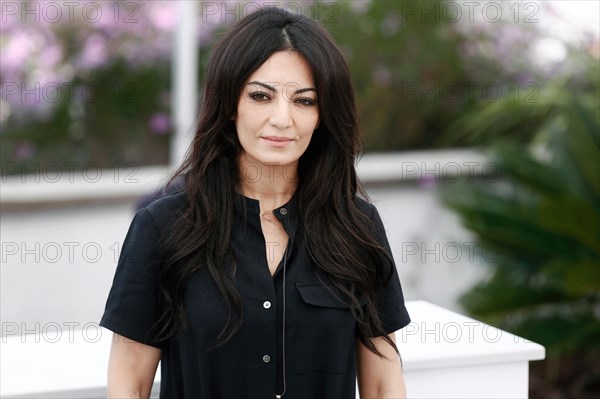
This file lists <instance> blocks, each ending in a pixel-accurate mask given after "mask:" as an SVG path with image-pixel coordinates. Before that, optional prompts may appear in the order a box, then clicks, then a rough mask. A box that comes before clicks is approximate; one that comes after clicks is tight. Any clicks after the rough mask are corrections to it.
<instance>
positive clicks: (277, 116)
mask: <svg viewBox="0 0 600 399" xmlns="http://www.w3.org/2000/svg"><path fill="white" fill-rule="evenodd" d="M291 107H292V103H291V101H290V100H289V99H287V98H284V96H280V97H279V98H278V99H277V100H275V102H274V104H273V108H272V112H271V116H270V118H269V123H271V125H272V126H275V127H277V128H279V129H287V128H289V127H291V126H292V125H293V124H294V120H293V119H292V109H291Z"/></svg>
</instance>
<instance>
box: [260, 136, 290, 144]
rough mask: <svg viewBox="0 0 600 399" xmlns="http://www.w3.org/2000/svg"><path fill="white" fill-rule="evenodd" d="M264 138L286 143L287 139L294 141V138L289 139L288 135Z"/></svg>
mask: <svg viewBox="0 0 600 399" xmlns="http://www.w3.org/2000/svg"><path fill="white" fill-rule="evenodd" d="M263 139H265V140H268V141H275V142H277V143H284V142H286V141H292V139H288V138H287V137H278V136H263Z"/></svg>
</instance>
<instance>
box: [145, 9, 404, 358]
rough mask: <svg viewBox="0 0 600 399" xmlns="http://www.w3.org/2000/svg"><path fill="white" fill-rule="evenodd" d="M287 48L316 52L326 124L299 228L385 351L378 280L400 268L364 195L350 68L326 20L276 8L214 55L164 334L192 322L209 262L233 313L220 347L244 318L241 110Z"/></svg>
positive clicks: (188, 170) (171, 269) (186, 170)
mask: <svg viewBox="0 0 600 399" xmlns="http://www.w3.org/2000/svg"><path fill="white" fill-rule="evenodd" d="M278 51H296V52H297V53H298V54H300V55H301V56H302V57H304V58H305V59H306V61H307V62H308V64H309V65H310V68H311V70H312V73H313V80H314V83H315V85H316V89H317V93H318V96H317V102H318V107H319V108H318V109H319V113H320V123H319V126H318V128H317V130H315V132H314V134H313V136H312V140H311V142H310V144H309V146H308V148H307V150H306V152H305V153H304V154H303V155H302V157H301V158H300V160H299V163H298V186H297V189H296V192H295V194H294V195H295V196H296V198H297V204H298V213H299V225H298V226H299V227H298V228H299V229H300V230H299V233H300V234H301V235H302V236H303V237H305V239H306V246H307V250H308V254H309V256H310V259H311V260H312V262H313V264H314V266H315V267H316V268H317V269H318V270H319V271H321V272H322V273H323V274H324V275H325V276H327V277H328V279H329V280H330V283H331V284H332V285H334V286H335V287H336V288H337V289H339V290H340V291H341V292H342V293H343V294H344V295H345V296H346V297H347V298H346V299H348V302H349V303H350V304H351V309H352V313H353V315H354V317H355V319H356V321H357V325H358V334H359V338H360V340H361V341H362V342H363V344H364V345H365V346H366V347H367V348H369V349H370V350H371V351H372V352H374V353H376V354H378V355H380V356H381V355H382V354H381V353H380V352H379V351H377V349H376V347H375V345H374V343H373V341H372V338H371V337H374V336H383V337H384V339H385V340H386V341H387V342H388V343H389V344H390V345H392V347H393V348H394V349H395V350H396V351H397V348H396V345H395V344H394V343H393V341H391V340H390V339H389V338H388V337H387V335H386V334H385V332H384V329H383V326H382V322H381V319H380V317H379V315H378V313H377V309H376V306H375V300H376V291H377V289H378V288H379V287H380V285H378V284H380V283H381V279H384V280H385V279H387V278H389V277H390V276H391V273H393V268H392V270H390V268H389V266H388V267H387V269H386V267H384V264H383V263H384V262H388V265H389V264H393V263H389V262H391V259H390V258H389V257H388V256H387V255H386V253H385V251H384V249H383V248H382V247H381V246H380V245H379V244H378V243H377V239H376V237H375V233H374V230H373V224H372V222H371V220H370V218H369V215H365V214H364V211H361V210H360V209H359V208H358V206H357V203H356V200H355V197H356V195H357V194H358V195H361V196H363V197H364V198H367V196H366V193H365V192H364V189H363V188H362V186H361V185H360V183H359V181H358V179H357V176H356V170H355V160H356V157H357V156H358V155H359V154H360V153H361V151H362V144H363V143H362V139H361V136H360V134H359V131H358V123H357V115H356V104H355V100H354V91H353V88H352V84H351V80H350V71H349V69H348V66H347V64H346V61H345V60H344V58H343V56H342V54H341V53H340V52H339V50H338V49H337V47H336V45H335V44H334V42H333V39H332V38H331V36H330V35H329V33H328V32H327V31H326V30H325V29H324V28H323V27H322V26H321V25H320V24H319V23H318V22H316V21H313V20H311V19H309V18H307V17H304V16H302V15H294V14H291V13H289V12H287V11H284V10H281V9H278V8H272V7H269V8H262V9H260V10H258V11H256V12H254V13H252V14H249V15H248V16H246V17H245V18H243V19H241V20H240V21H239V22H237V23H236V24H235V25H233V26H232V27H231V28H230V29H229V30H228V31H227V32H226V34H225V35H224V36H223V38H222V39H221V40H220V41H219V43H218V44H217V45H216V47H215V48H214V49H213V53H212V54H211V57H210V60H209V62H208V66H207V70H206V75H205V80H204V82H205V83H204V87H203V94H202V100H201V105H200V113H199V119H198V122H197V128H196V133H195V136H194V138H193V142H192V144H191V146H190V148H189V150H188V152H187V155H186V158H185V160H184V162H183V163H182V165H181V167H179V169H178V170H177V171H176V172H175V173H174V175H173V178H172V180H173V179H176V178H179V179H183V180H184V191H185V195H186V198H187V204H188V207H187V209H185V211H184V212H183V214H182V215H181V217H180V218H178V220H177V221H176V222H175V223H174V224H173V225H172V229H171V231H170V233H169V235H168V239H167V241H166V248H167V250H166V256H165V259H163V262H162V266H161V271H160V276H159V284H160V290H161V295H160V297H161V301H162V305H163V313H162V315H161V318H160V320H159V321H158V322H157V325H158V326H160V328H159V331H158V334H157V335H158V339H159V340H162V339H168V338H169V337H172V336H176V335H177V334H179V333H181V332H182V331H184V330H185V328H186V325H187V320H186V313H185V308H184V303H183V297H184V291H185V288H186V284H187V282H188V280H189V278H190V276H191V275H192V274H193V273H194V272H195V271H197V270H198V269H199V268H201V267H206V268H208V270H209V272H210V275H211V276H212V278H214V281H215V283H216V285H217V286H218V288H219V290H220V291H221V293H222V295H223V299H224V302H225V305H226V308H227V312H228V318H227V322H226V324H225V325H224V326H223V329H222V330H221V333H220V335H219V337H218V341H217V342H216V343H215V344H214V345H213V346H212V347H216V346H219V345H222V344H224V343H226V342H227V341H228V340H229V339H230V338H231V337H232V336H233V335H234V334H235V333H236V332H237V331H238V330H239V328H240V326H241V324H242V320H243V306H242V302H241V299H240V296H239V293H238V292H237V290H236V288H235V284H234V278H233V272H234V269H235V259H234V257H233V254H232V253H231V248H230V240H231V231H232V224H233V220H234V205H235V203H234V201H235V198H236V191H237V190H239V184H240V173H239V167H238V160H239V156H240V154H241V151H242V148H241V146H240V143H239V141H238V138H237V134H236V129H235V125H234V122H233V120H232V119H231V117H232V116H234V115H235V114H236V112H237V103H238V100H239V96H240V95H241V92H242V88H243V85H244V83H246V81H247V79H248V78H249V76H250V75H251V74H252V73H253V72H254V71H255V70H256V69H258V68H259V67H260V66H261V65H262V64H263V63H264V62H265V61H266V60H267V59H268V58H269V57H270V56H271V55H272V54H273V53H275V52H278ZM172 180H171V181H172ZM383 270H387V271H388V272H386V273H383ZM382 274H385V276H382ZM365 300H366V304H364V303H365Z"/></svg>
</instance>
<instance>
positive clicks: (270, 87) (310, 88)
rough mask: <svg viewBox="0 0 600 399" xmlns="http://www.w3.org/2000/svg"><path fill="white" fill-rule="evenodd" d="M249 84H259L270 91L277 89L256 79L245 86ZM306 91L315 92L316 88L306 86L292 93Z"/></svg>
mask: <svg viewBox="0 0 600 399" xmlns="http://www.w3.org/2000/svg"><path fill="white" fill-rule="evenodd" d="M250 85H259V86H262V87H264V88H265V89H269V90H271V91H277V90H275V88H274V87H273V86H271V85H268V84H266V83H262V82H258V81H256V80H254V81H252V82H249V83H248V84H247V85H246V86H250ZM307 91H314V92H315V93H316V92H317V89H315V88H314V87H306V88H304V89H298V90H296V91H295V92H294V94H301V93H305V92H307Z"/></svg>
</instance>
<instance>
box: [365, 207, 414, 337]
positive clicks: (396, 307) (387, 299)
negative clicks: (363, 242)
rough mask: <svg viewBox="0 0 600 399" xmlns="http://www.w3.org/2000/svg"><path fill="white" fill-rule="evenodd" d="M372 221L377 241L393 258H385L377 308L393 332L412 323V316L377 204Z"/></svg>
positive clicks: (388, 329)
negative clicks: (409, 312) (405, 302)
mask: <svg viewBox="0 0 600 399" xmlns="http://www.w3.org/2000/svg"><path fill="white" fill-rule="evenodd" d="M372 221H373V224H374V227H375V234H376V238H377V241H378V242H379V244H380V245H382V246H383V247H384V250H385V252H386V253H387V255H388V256H389V259H390V260H391V262H390V261H389V260H387V259H384V262H383V264H384V268H383V273H382V274H383V276H382V277H383V278H382V279H381V280H380V284H381V289H379V290H378V291H379V292H378V294H377V309H378V311H379V316H380V317H381V321H382V323H383V329H384V331H385V332H386V334H391V333H393V332H394V331H397V330H399V329H401V328H403V327H405V326H406V325H408V324H409V323H410V316H409V315H408V311H407V310H406V307H405V306H404V295H403V293H402V286H401V285H400V278H399V276H398V271H397V269H396V265H395V263H394V260H393V256H392V251H391V249H390V244H389V242H388V239H387V236H386V234H385V227H384V226H383V222H382V221H381V217H380V216H379V212H378V211H377V208H375V206H373V214H372ZM390 268H391V273H392V274H391V277H390V278H389V280H387V281H386V280H385V277H387V275H388V274H389V273H390Z"/></svg>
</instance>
